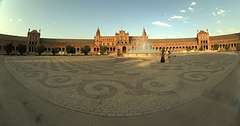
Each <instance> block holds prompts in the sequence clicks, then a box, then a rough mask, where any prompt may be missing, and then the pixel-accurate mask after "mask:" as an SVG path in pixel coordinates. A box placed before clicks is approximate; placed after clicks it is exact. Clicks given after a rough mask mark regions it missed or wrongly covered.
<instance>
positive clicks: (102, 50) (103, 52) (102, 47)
mask: <svg viewBox="0 0 240 126" xmlns="http://www.w3.org/2000/svg"><path fill="white" fill-rule="evenodd" d="M107 50H108V47H107V46H100V54H101V55H104V54H106V52H107Z"/></svg>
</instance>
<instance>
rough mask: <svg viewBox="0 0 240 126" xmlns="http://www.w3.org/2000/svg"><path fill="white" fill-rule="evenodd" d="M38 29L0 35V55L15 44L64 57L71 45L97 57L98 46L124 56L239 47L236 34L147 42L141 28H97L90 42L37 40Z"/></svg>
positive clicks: (201, 34)
mask: <svg viewBox="0 0 240 126" xmlns="http://www.w3.org/2000/svg"><path fill="white" fill-rule="evenodd" d="M40 32H41V31H40V30H39V31H37V30H32V31H31V30H30V29H29V30H28V34H27V37H20V36H11V35H3V34H0V54H5V53H6V51H5V50H4V46H5V45H6V44H8V43H12V44H13V46H14V52H13V53H16V52H17V51H16V47H17V45H18V44H24V45H26V46H27V54H30V55H31V54H35V53H36V49H37V47H38V46H39V45H40V44H42V45H44V46H45V53H46V54H51V52H52V50H53V49H54V48H58V49H59V51H60V54H67V53H66V47H67V46H72V47H74V48H75V50H76V55H80V54H81V48H83V47H84V46H90V48H91V52H90V53H91V54H93V55H94V54H98V53H99V51H100V46H102V45H104V46H107V48H108V52H109V53H111V54H117V53H123V54H124V53H128V52H129V51H130V50H134V49H136V48H138V46H140V45H142V44H144V43H148V44H150V45H151V47H152V49H153V50H156V51H160V50H161V49H163V48H164V49H166V50H169V51H184V50H213V49H214V48H215V47H214V46H216V45H217V47H218V48H219V49H218V50H223V51H224V50H225V49H226V47H228V50H233V51H234V50H236V48H237V45H238V44H240V33H236V34H229V35H221V36H210V35H209V32H208V31H200V32H198V33H197V35H196V37H194V38H178V39H149V38H148V35H147V32H146V30H145V29H143V32H142V35H140V36H130V35H129V33H128V32H126V31H123V30H120V31H119V32H117V33H115V35H114V36H102V35H101V31H100V29H99V28H98V29H97V32H96V35H95V37H94V39H49V38H41V34H40Z"/></svg>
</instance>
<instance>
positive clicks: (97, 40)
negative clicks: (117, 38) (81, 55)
mask: <svg viewBox="0 0 240 126" xmlns="http://www.w3.org/2000/svg"><path fill="white" fill-rule="evenodd" d="M100 41H101V31H100V29H99V27H98V28H97V32H96V36H95V44H96V45H99V44H100Z"/></svg>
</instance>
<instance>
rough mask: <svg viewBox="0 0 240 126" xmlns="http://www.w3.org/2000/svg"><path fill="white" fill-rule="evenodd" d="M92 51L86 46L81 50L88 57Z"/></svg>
mask: <svg viewBox="0 0 240 126" xmlns="http://www.w3.org/2000/svg"><path fill="white" fill-rule="evenodd" d="M90 51H91V48H90V46H84V48H81V52H82V53H84V55H88V53H89V52H90Z"/></svg>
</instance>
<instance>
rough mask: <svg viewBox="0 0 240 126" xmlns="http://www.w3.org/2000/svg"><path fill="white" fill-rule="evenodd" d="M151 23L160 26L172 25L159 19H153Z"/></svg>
mask: <svg viewBox="0 0 240 126" xmlns="http://www.w3.org/2000/svg"><path fill="white" fill-rule="evenodd" d="M152 24H153V25H156V26H160V27H172V25H170V24H168V23H165V22H161V21H154V22H152Z"/></svg>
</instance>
